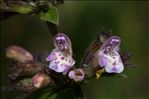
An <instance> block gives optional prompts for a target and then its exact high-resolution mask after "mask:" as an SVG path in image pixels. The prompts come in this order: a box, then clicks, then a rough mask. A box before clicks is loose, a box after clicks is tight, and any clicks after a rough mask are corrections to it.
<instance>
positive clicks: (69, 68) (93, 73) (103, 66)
mask: <svg viewBox="0 0 149 99" xmlns="http://www.w3.org/2000/svg"><path fill="white" fill-rule="evenodd" d="M53 43H54V46H55V48H54V49H53V50H52V51H51V53H50V54H49V55H48V54H46V55H45V54H41V56H40V55H39V56H38V55H37V56H36V55H34V56H32V54H31V53H29V52H28V51H26V50H25V49H23V48H21V47H19V46H15V45H14V46H10V47H8V48H7V49H6V57H7V58H9V59H12V60H14V63H15V64H13V65H12V68H11V71H12V73H11V74H9V77H10V79H11V80H12V81H14V82H15V83H14V87H15V88H16V89H19V90H21V91H25V92H33V91H34V90H36V89H39V88H41V87H45V86H48V88H51V89H59V90H61V89H63V88H64V87H66V89H67V88H68V87H72V86H73V88H74V87H77V88H78V87H80V84H82V82H83V81H88V78H94V77H96V78H97V79H98V78H99V77H101V76H105V75H106V76H107V75H108V76H113V75H121V73H122V72H123V71H124V65H125V66H126V64H127V63H126V62H127V60H128V59H129V58H130V57H131V54H129V53H126V54H121V52H120V43H121V38H120V37H119V36H111V35H107V34H100V35H99V37H97V39H96V40H95V41H94V42H93V43H92V44H91V45H90V46H89V47H88V49H87V50H86V53H85V55H84V57H83V58H82V63H81V64H80V66H75V65H76V64H75V63H76V62H75V60H74V59H73V51H72V45H71V40H70V39H69V37H68V36H67V35H65V34H63V33H58V34H56V35H55V36H54V37H53ZM42 58H43V59H42ZM43 60H44V61H43ZM47 63H48V64H47ZM77 67H78V68H77ZM121 77H122V76H121ZM20 78H21V79H20ZM74 89H75V88H74ZM77 91H78V89H77Z"/></svg>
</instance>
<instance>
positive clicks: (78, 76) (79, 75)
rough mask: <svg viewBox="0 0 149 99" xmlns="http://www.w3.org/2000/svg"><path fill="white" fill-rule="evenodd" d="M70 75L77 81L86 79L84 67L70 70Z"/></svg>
mask: <svg viewBox="0 0 149 99" xmlns="http://www.w3.org/2000/svg"><path fill="white" fill-rule="evenodd" d="M68 76H69V78H70V79H73V80H74V81H76V82H77V81H82V80H83V79H84V72H83V70H82V69H74V70H71V71H70V72H69V74H68Z"/></svg>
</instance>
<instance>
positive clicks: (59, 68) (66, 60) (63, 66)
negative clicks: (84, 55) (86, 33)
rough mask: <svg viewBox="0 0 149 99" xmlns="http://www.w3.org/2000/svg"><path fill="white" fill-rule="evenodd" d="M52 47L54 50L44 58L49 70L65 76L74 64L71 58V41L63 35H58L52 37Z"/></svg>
mask: <svg viewBox="0 0 149 99" xmlns="http://www.w3.org/2000/svg"><path fill="white" fill-rule="evenodd" d="M54 45H55V47H56V48H55V49H53V50H52V52H51V53H50V55H49V56H48V57H47V58H46V60H47V61H50V65H49V68H50V69H52V70H54V71H56V72H59V73H63V74H66V73H67V72H68V71H69V69H70V68H71V67H72V66H73V65H74V64H75V61H74V60H73V58H72V48H71V41H70V39H69V38H68V37H67V36H66V35H65V34H61V33H60V34H57V35H56V36H55V37H54Z"/></svg>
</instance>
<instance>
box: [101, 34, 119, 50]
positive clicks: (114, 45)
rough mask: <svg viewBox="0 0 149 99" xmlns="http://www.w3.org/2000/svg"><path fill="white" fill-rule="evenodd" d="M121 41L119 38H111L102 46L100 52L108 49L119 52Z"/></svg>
mask: <svg viewBox="0 0 149 99" xmlns="http://www.w3.org/2000/svg"><path fill="white" fill-rule="evenodd" d="M120 42H121V39H120V37H118V36H111V37H110V38H108V39H107V40H106V41H105V43H104V44H103V45H102V46H101V48H100V50H104V49H107V50H108V51H113V50H115V51H119V45H120Z"/></svg>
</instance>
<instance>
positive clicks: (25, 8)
mask: <svg viewBox="0 0 149 99" xmlns="http://www.w3.org/2000/svg"><path fill="white" fill-rule="evenodd" d="M11 10H12V11H14V12H18V13H22V14H27V13H30V12H32V11H33V9H32V7H30V6H18V5H16V6H13V7H12V8H11Z"/></svg>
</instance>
